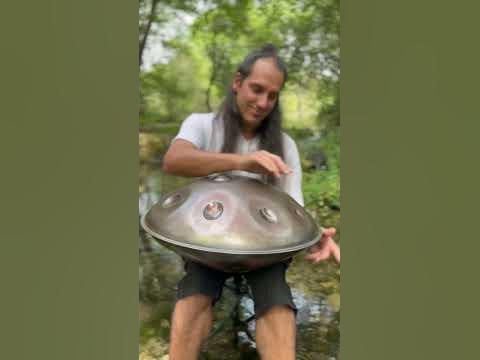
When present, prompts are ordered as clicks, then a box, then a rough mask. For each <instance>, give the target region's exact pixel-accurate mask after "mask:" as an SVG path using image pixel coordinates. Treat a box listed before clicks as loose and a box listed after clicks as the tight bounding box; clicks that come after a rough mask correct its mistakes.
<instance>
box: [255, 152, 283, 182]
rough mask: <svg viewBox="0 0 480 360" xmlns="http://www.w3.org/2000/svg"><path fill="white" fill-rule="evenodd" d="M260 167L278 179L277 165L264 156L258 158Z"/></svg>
mask: <svg viewBox="0 0 480 360" xmlns="http://www.w3.org/2000/svg"><path fill="white" fill-rule="evenodd" d="M259 162H260V165H261V166H263V167H264V168H265V169H266V170H267V171H268V172H269V173H271V174H272V175H274V176H275V177H277V178H279V177H280V170H279V169H278V167H277V165H276V164H275V163H274V162H273V161H272V160H271V159H270V158H269V157H268V156H266V155H264V154H261V155H260V156H259Z"/></svg>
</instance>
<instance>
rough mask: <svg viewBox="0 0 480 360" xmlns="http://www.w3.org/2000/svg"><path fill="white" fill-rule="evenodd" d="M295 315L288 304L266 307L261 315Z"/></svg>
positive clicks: (268, 316) (272, 316)
mask: <svg viewBox="0 0 480 360" xmlns="http://www.w3.org/2000/svg"><path fill="white" fill-rule="evenodd" d="M294 316H295V312H294V311H293V309H292V308H291V307H290V306H288V305H273V306H272V307H270V308H269V309H267V310H266V311H265V312H264V314H263V315H262V316H261V317H265V318H276V317H287V318H290V317H291V318H293V317H294Z"/></svg>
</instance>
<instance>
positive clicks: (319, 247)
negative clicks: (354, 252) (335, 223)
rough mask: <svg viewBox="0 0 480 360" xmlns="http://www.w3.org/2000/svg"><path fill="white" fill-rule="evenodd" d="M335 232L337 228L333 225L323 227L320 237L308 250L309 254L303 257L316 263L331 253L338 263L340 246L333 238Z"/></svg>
mask: <svg viewBox="0 0 480 360" xmlns="http://www.w3.org/2000/svg"><path fill="white" fill-rule="evenodd" d="M336 232H337V230H336V229H335V228H333V227H332V228H327V229H323V233H322V239H321V240H320V241H319V242H318V243H317V244H316V245H314V246H312V247H311V248H310V249H309V250H308V251H309V254H308V255H307V256H306V257H305V259H307V260H310V261H312V262H314V263H318V262H319V261H322V260H326V259H328V258H329V257H330V256H332V255H333V257H334V258H335V261H336V262H337V263H338V264H340V247H339V246H338V245H337V243H335V241H334V240H333V236H334V235H335V233H336Z"/></svg>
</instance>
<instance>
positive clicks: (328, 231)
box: [322, 227, 337, 237]
mask: <svg viewBox="0 0 480 360" xmlns="http://www.w3.org/2000/svg"><path fill="white" fill-rule="evenodd" d="M336 233H337V229H335V228H334V227H329V228H322V237H333V236H335V234H336Z"/></svg>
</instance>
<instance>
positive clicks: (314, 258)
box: [306, 252, 330, 263]
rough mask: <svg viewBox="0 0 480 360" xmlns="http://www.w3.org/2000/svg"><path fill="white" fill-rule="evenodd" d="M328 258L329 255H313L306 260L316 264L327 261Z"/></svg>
mask: <svg viewBox="0 0 480 360" xmlns="http://www.w3.org/2000/svg"><path fill="white" fill-rule="evenodd" d="M329 257H330V254H329V253H322V252H320V253H315V254H310V255H308V256H307V257H306V259H307V260H311V261H313V262H314V263H318V262H320V261H323V260H327V259H328V258H329Z"/></svg>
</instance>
